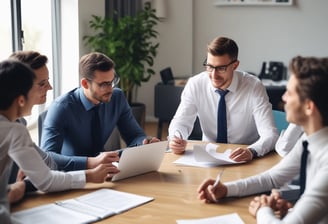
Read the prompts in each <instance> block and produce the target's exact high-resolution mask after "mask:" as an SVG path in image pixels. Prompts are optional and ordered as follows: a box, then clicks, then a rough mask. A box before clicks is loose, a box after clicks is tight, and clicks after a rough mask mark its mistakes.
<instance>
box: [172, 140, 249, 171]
mask: <svg viewBox="0 0 328 224" xmlns="http://www.w3.org/2000/svg"><path fill="white" fill-rule="evenodd" d="M217 147H218V145H216V144H212V143H208V144H206V145H204V144H203V145H194V146H193V150H187V151H186V152H185V153H184V154H183V155H182V156H181V157H180V158H179V159H177V160H176V161H174V162H173V163H175V164H180V165H188V166H198V167H213V166H220V165H227V164H235V163H243V162H236V161H234V160H232V159H230V158H229V156H230V154H231V149H227V150H226V151H225V152H223V153H218V152H216V148H217Z"/></svg>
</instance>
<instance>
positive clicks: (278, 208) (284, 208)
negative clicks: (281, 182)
mask: <svg viewBox="0 0 328 224" xmlns="http://www.w3.org/2000/svg"><path fill="white" fill-rule="evenodd" d="M271 196H272V197H273V198H274V199H275V204H274V206H273V207H272V209H273V210H274V211H275V213H276V214H277V215H279V216H280V218H283V217H284V216H285V215H286V214H287V213H288V210H289V209H290V208H292V207H293V204H292V203H290V202H289V201H287V200H285V199H283V198H281V195H280V192H279V191H278V190H277V189H272V191H271Z"/></svg>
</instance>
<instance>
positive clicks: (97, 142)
mask: <svg viewBox="0 0 328 224" xmlns="http://www.w3.org/2000/svg"><path fill="white" fill-rule="evenodd" d="M91 128H92V129H91V133H92V152H93V156H96V155H98V153H99V152H101V151H102V146H101V130H100V118H99V106H95V107H94V108H92V120H91Z"/></svg>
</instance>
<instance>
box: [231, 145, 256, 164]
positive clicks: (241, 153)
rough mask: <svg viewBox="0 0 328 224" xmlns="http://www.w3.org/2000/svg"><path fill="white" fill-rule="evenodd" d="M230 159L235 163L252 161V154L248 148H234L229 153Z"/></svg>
mask: <svg viewBox="0 0 328 224" xmlns="http://www.w3.org/2000/svg"><path fill="white" fill-rule="evenodd" d="M230 159H232V160H234V161H236V162H243V161H250V160H252V159H253V153H252V151H251V150H250V149H248V148H236V149H234V150H233V151H232V152H231V154H230Z"/></svg>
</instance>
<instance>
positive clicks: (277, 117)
mask: <svg viewBox="0 0 328 224" xmlns="http://www.w3.org/2000/svg"><path fill="white" fill-rule="evenodd" d="M272 113H273V118H274V122H275V124H276V127H277V129H278V132H279V133H280V132H281V131H282V130H285V129H287V126H288V122H287V120H286V113H285V112H283V111H279V110H272Z"/></svg>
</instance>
